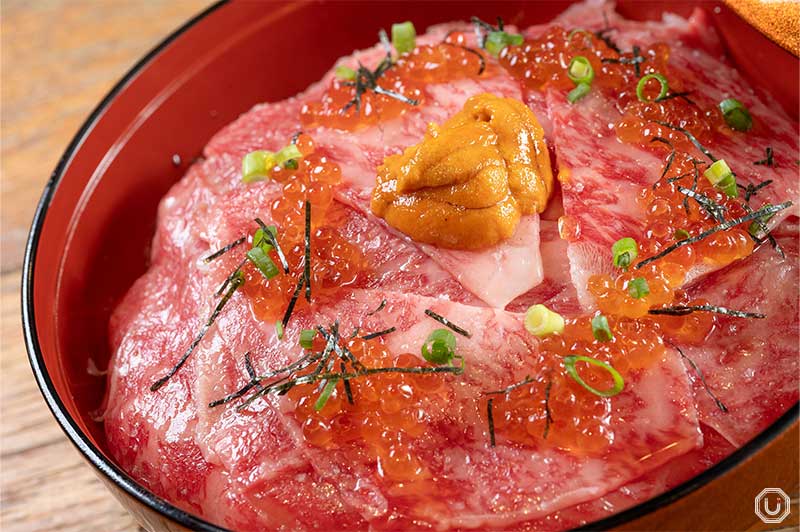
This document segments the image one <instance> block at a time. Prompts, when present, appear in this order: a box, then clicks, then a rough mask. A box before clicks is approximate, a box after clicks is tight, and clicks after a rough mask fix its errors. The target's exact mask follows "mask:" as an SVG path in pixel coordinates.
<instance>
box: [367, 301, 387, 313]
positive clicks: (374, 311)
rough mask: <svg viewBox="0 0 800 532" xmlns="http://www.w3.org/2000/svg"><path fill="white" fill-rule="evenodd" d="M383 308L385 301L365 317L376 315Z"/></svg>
mask: <svg viewBox="0 0 800 532" xmlns="http://www.w3.org/2000/svg"><path fill="white" fill-rule="evenodd" d="M385 307H386V300H385V299H382V300H381V304H380V305H378V308H376V309H375V310H371V311H369V312H367V316H372V315H373V314H377V313H378V312H380V311H382V310H383V309H384V308H385Z"/></svg>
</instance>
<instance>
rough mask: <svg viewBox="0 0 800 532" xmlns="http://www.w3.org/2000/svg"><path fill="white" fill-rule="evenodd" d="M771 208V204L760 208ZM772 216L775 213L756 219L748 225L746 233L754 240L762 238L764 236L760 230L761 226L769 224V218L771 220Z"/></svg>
mask: <svg viewBox="0 0 800 532" xmlns="http://www.w3.org/2000/svg"><path fill="white" fill-rule="evenodd" d="M771 206H772V204H771V203H765V204H764V205H762V206H761V208H762V209H763V208H764V207H771ZM773 216H775V213H772V214H765V215H764V216H760V217H759V218H756V219H755V220H753V221H752V222H751V223H750V227H748V228H747V232H749V233H750V234H751V235H753V236H754V237H756V238H762V237H763V236H764V234H763V233H764V230H763V229H762V226H763V225H764V224H766V223H767V222H769V220H770V218H772V217H773Z"/></svg>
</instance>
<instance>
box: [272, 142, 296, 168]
mask: <svg viewBox="0 0 800 532" xmlns="http://www.w3.org/2000/svg"><path fill="white" fill-rule="evenodd" d="M302 156H303V154H302V153H301V152H300V149H299V148H298V147H297V144H289V145H288V146H286V147H285V148H283V149H282V150H281V151H279V152H278V153H276V154H275V164H276V165H279V164H283V163H285V162H286V161H290V160H292V159H299V158H300V157H302Z"/></svg>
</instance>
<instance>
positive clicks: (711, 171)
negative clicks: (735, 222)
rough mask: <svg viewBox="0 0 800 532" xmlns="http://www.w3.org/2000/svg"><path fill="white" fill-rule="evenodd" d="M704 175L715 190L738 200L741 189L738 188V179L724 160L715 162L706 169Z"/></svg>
mask: <svg viewBox="0 0 800 532" xmlns="http://www.w3.org/2000/svg"><path fill="white" fill-rule="evenodd" d="M703 175H704V176H706V179H708V180H709V181H710V182H711V184H712V185H714V187H715V188H718V189H720V190H721V191H722V192H724V193H725V195H727V196H728V197H730V198H736V197H738V196H739V189H738V187H737V186H736V177H735V176H734V175H733V172H731V168H730V166H728V163H726V162H725V160H724V159H720V160H718V161H714V163H713V164H712V165H711V166H709V167H708V168H706V171H705V172H703Z"/></svg>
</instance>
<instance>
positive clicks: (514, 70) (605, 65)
mask: <svg viewBox="0 0 800 532" xmlns="http://www.w3.org/2000/svg"><path fill="white" fill-rule="evenodd" d="M638 55H639V57H641V58H642V59H643V61H642V62H641V63H640V72H641V74H642V75H644V74H648V73H650V72H660V73H662V74H663V73H665V72H666V70H667V66H666V65H667V60H668V59H669V47H668V46H667V45H665V44H656V45H654V46H653V47H651V48H643V49H641V50H639V51H638ZM576 56H583V57H585V58H586V59H588V60H589V63H591V65H592V68H593V69H594V80H593V81H592V90H596V89H597V88H601V89H604V90H609V91H613V93H614V94H618V95H619V97H620V99H621V100H622V101H623V103H626V102H627V101H629V100H631V99H633V100H635V99H636V83H637V81H638V77H637V76H636V73H635V71H634V68H633V66H632V65H630V64H624V63H620V62H619V61H620V60H623V61H630V60H633V59H634V54H633V52H632V51H631V52H625V53H622V54H620V53H618V52H617V51H616V50H614V49H612V48H610V47H609V46H608V45H607V44H606V43H605V42H604V41H603V40H602V39H599V38H598V37H597V36H596V35H594V34H591V33H587V32H584V31H576V32H573V31H570V30H566V29H564V28H561V27H558V26H553V27H551V28H549V29H548V30H547V31H546V32H545V33H544V34H543V35H541V36H539V37H537V38H534V39H526V40H525V42H524V43H522V44H521V45H519V46H508V47H506V48H505V49H504V50H503V51H502V52H501V53H500V64H501V65H503V66H504V67H505V68H506V70H508V71H509V72H510V73H511V74H512V75H513V76H515V77H516V78H517V79H519V80H521V81H522V82H523V83H524V85H525V87H526V88H528V89H532V90H543V89H545V88H548V87H554V88H558V89H564V90H570V89H572V88H574V87H575V83H574V82H573V81H572V80H571V79H569V76H568V75H567V69H568V67H569V64H570V62H571V61H572V59H573V58H574V57H576ZM603 59H606V60H607V61H605V62H604V61H603Z"/></svg>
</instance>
